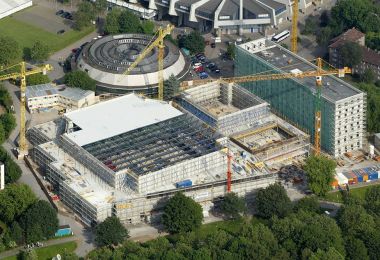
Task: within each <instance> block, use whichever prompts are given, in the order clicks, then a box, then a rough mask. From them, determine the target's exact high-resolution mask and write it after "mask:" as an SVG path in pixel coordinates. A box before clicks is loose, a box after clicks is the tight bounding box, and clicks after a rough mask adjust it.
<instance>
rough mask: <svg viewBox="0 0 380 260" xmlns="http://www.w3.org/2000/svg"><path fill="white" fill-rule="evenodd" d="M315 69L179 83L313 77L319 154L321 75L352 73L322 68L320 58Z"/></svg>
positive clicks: (188, 85) (342, 75) (315, 141)
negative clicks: (315, 89) (315, 88)
mask: <svg viewBox="0 0 380 260" xmlns="http://www.w3.org/2000/svg"><path fill="white" fill-rule="evenodd" d="M317 67H318V68H317V70H315V71H314V70H311V71H303V72H299V73H280V74H255V75H248V76H240V77H231V78H220V79H217V80H216V79H197V80H191V81H183V82H182V83H181V90H186V89H188V88H191V87H196V86H199V85H203V84H206V83H211V82H217V81H219V82H227V83H245V82H252V81H264V80H280V79H289V78H306V77H315V78H316V86H317V94H316V109H315V135H314V149H315V154H316V155H319V154H320V152H321V117H322V113H321V90H322V76H328V75H338V76H339V77H344V75H345V74H348V73H352V70H351V69H350V68H347V67H344V68H343V69H329V70H323V69H322V59H321V58H318V59H317Z"/></svg>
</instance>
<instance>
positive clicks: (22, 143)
mask: <svg viewBox="0 0 380 260" xmlns="http://www.w3.org/2000/svg"><path fill="white" fill-rule="evenodd" d="M16 66H20V72H13V73H9V74H3V75H0V81H3V80H8V79H20V80H21V84H20V99H21V102H20V139H19V151H18V158H19V159H22V158H23V157H24V155H26V154H27V151H28V145H27V143H26V138H25V133H26V129H25V121H26V119H25V111H26V110H25V109H26V108H25V106H26V101H25V91H26V76H29V75H33V74H37V73H43V74H46V73H47V71H50V70H53V66H51V65H49V64H46V65H42V66H40V67H35V68H33V69H31V70H26V66H25V62H20V63H18V64H15V65H13V66H11V67H7V68H5V69H1V70H0V72H1V71H7V70H9V69H11V68H14V67H16Z"/></svg>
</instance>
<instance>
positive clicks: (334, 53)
mask: <svg viewBox="0 0 380 260" xmlns="http://www.w3.org/2000/svg"><path fill="white" fill-rule="evenodd" d="M346 42H356V43H358V44H359V45H360V46H361V47H362V52H363V59H362V61H361V63H360V64H358V65H356V66H354V67H353V68H352V70H353V72H354V73H357V74H362V73H363V72H364V71H365V70H366V69H371V70H372V71H373V72H374V73H375V74H376V79H377V80H380V53H378V52H376V51H374V50H372V49H370V48H367V47H366V46H365V34H364V33H362V32H361V31H359V30H357V29H355V28H352V29H349V30H347V31H346V32H344V33H343V34H341V35H339V36H338V37H335V38H334V39H332V40H331V41H330V45H329V62H330V64H332V65H333V66H334V67H337V68H341V67H343V66H344V65H345V64H343V61H342V59H341V57H340V55H339V48H340V47H341V46H342V45H343V44H344V43H346Z"/></svg>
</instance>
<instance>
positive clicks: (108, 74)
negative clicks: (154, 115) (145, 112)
mask: <svg viewBox="0 0 380 260" xmlns="http://www.w3.org/2000/svg"><path fill="white" fill-rule="evenodd" d="M150 42H152V36H150V35H145V34H119V35H109V36H105V37H102V38H100V39H95V40H93V41H91V42H90V43H88V44H86V45H85V46H84V48H83V49H82V51H81V53H80V54H79V56H78V58H77V61H76V65H77V69H79V70H83V71H85V72H87V73H88V75H89V76H90V77H91V78H92V79H94V80H95V81H96V82H97V89H96V91H97V93H101V94H102V93H113V94H125V93H129V92H134V91H136V92H139V93H144V94H146V95H155V94H156V93H157V85H158V60H157V56H158V50H157V48H154V49H153V50H152V51H151V52H150V53H149V54H148V55H147V56H146V57H145V59H143V60H142V61H141V62H140V63H139V64H138V65H137V67H135V68H134V69H133V70H132V71H131V72H130V74H129V75H128V76H126V75H123V73H124V72H125V71H126V70H127V68H128V67H129V66H130V65H131V64H132V63H133V62H134V61H135V60H136V59H137V57H138V56H139V55H140V54H141V53H142V51H143V50H144V49H145V47H146V46H148V45H149V43H150ZM187 67H188V66H186V59H185V57H184V56H183V55H182V53H181V51H180V50H179V49H178V48H177V47H176V46H175V45H174V44H172V43H171V42H169V41H165V51H164V73H163V74H164V80H166V79H168V78H169V77H170V75H172V74H173V75H174V76H176V77H182V76H183V75H184V74H185V73H186V68H187Z"/></svg>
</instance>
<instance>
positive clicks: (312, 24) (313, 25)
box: [302, 15, 319, 35]
mask: <svg viewBox="0 0 380 260" xmlns="http://www.w3.org/2000/svg"><path fill="white" fill-rule="evenodd" d="M318 19H319V18H318V17H317V16H313V15H309V16H308V17H307V18H306V20H305V26H304V28H303V30H302V34H305V35H309V34H315V33H316V31H317V29H318V22H319V21H318Z"/></svg>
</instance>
